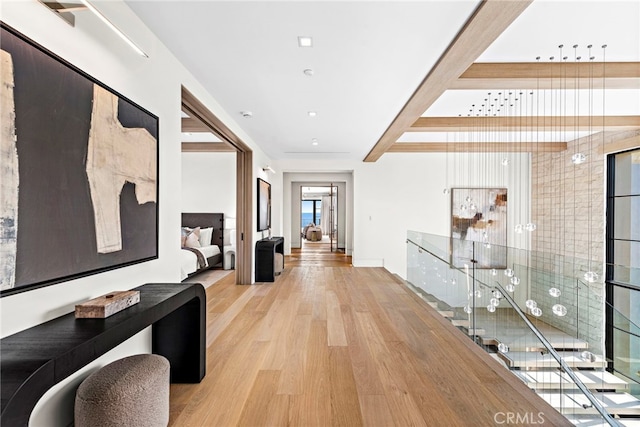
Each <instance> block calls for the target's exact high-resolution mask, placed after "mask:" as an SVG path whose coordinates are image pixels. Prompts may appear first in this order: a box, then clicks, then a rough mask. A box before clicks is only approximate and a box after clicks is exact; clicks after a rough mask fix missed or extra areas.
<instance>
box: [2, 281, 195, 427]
mask: <svg viewBox="0 0 640 427" xmlns="http://www.w3.org/2000/svg"><path fill="white" fill-rule="evenodd" d="M135 290H138V291H140V302H139V303H138V304H136V305H133V306H131V307H129V308H127V309H125V310H122V311H120V312H118V313H116V314H114V315H112V316H110V317H107V318H106V319H76V318H75V315H74V313H69V314H67V315H64V316H61V317H58V318H56V319H53V320H50V321H48V322H45V323H42V324H40V325H38V326H34V327H33V328H29V329H26V330H24V331H21V332H18V333H16V334H13V335H10V336H8V337H5V338H3V339H2V340H0V377H1V378H0V381H1V384H0V387H1V407H2V413H1V415H0V425H6V426H27V425H28V423H29V416H30V415H31V411H32V410H33V408H34V406H35V405H36V403H37V402H38V400H39V399H40V398H41V397H42V395H44V393H45V392H46V391H47V390H49V389H50V388H51V387H52V386H54V385H55V384H57V383H58V382H60V381H62V380H63V379H65V378H67V377H68V376H69V375H71V374H73V373H74V372H76V371H77V370H79V369H80V368H82V367H83V366H85V365H87V364H89V363H90V362H92V361H93V360H95V359H97V358H98V357H100V356H101V355H103V354H105V353H106V352H107V351H109V350H111V349H112V348H114V347H116V346H117V345H118V344H120V343H122V342H124V341H125V340H127V339H128V338H130V337H132V336H133V335H135V334H137V333H138V332H140V331H142V330H143V329H144V328H146V327H148V326H149V325H152V351H153V353H155V354H160V355H162V356H164V357H166V358H167V359H168V360H169V362H170V363H171V382H174V383H199V382H200V381H201V380H202V378H204V376H205V351H206V341H205V339H206V295H205V291H204V288H203V287H202V285H200V284H199V283H150V284H146V285H143V286H140V287H137V288H135Z"/></svg>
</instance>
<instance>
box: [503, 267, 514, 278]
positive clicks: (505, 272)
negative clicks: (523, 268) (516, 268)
mask: <svg viewBox="0 0 640 427" xmlns="http://www.w3.org/2000/svg"><path fill="white" fill-rule="evenodd" d="M504 275H505V276H507V277H513V275H514V272H513V269H511V268H507V269H506V270H504Z"/></svg>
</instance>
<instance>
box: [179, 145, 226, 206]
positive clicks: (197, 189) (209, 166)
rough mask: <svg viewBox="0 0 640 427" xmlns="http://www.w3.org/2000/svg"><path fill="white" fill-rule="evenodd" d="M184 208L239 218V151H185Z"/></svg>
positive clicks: (183, 177) (183, 156)
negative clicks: (237, 163) (237, 186)
mask: <svg viewBox="0 0 640 427" xmlns="http://www.w3.org/2000/svg"><path fill="white" fill-rule="evenodd" d="M182 212H215V213H217V212H221V213H224V215H225V218H228V217H231V218H236V153H182Z"/></svg>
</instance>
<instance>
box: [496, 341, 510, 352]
mask: <svg viewBox="0 0 640 427" xmlns="http://www.w3.org/2000/svg"><path fill="white" fill-rule="evenodd" d="M498 351H499V352H500V353H508V352H509V347H508V346H507V345H506V344H505V343H500V344H498Z"/></svg>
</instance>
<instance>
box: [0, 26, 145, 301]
mask: <svg viewBox="0 0 640 427" xmlns="http://www.w3.org/2000/svg"><path fill="white" fill-rule="evenodd" d="M0 31H1V33H0V61H1V64H0V65H1V68H0V71H1V72H0V78H1V79H2V81H1V85H0V118H1V120H2V123H1V126H2V127H1V129H0V132H1V133H2V135H1V137H2V139H1V141H0V144H1V145H0V153H1V154H2V167H1V168H0V295H1V296H6V295H10V294H13V293H16V292H22V291H25V290H29V289H34V288H36V287H40V286H46V285H50V284H53V283H58V282H62V281H66V280H70V279H73V278H77V277H81V276H86V275H90V274H95V273H98V272H101V271H105V270H108V269H113V268H118V267H122V266H125V265H129V264H133V263H138V262H143V261H147V260H151V259H154V258H157V257H158V118H157V117H156V116H155V115H153V114H151V113H149V112H148V111H146V110H144V109H143V108H141V107H140V106H138V105H136V104H134V103H133V102H131V101H130V100H128V99H126V98H125V97H123V96H122V95H119V94H118V93H116V92H114V91H113V90H112V89H110V88H108V87H107V86H105V85H103V84H102V83H100V82H98V81H97V80H95V79H93V78H92V77H90V76H88V75H87V74H85V73H83V72H82V71H80V70H78V69H77V68H75V67H74V66H72V65H70V64H68V63H67V62H65V61H64V60H62V59H60V58H58V57H57V56H55V55H53V54H52V53H50V52H48V51H47V50H45V49H44V48H42V47H41V46H39V45H37V44H35V43H34V42H32V41H31V40H28V39H27V38H26V37H24V36H23V35H21V34H19V33H18V32H16V31H15V30H13V29H12V28H10V27H8V26H6V25H5V24H4V23H2V24H1V28H0Z"/></svg>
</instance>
